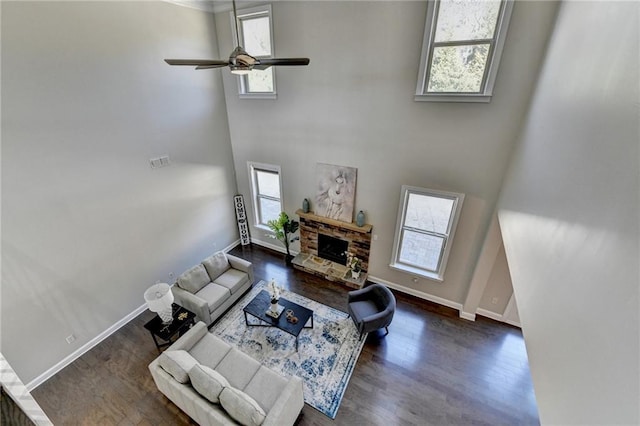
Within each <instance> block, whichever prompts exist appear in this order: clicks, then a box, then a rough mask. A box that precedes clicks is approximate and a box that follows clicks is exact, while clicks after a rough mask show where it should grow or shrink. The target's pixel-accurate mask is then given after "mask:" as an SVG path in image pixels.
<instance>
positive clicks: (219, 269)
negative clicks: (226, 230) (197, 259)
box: [202, 251, 231, 281]
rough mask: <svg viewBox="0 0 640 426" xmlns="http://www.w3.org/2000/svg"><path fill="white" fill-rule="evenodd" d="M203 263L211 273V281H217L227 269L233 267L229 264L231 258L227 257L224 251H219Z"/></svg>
mask: <svg viewBox="0 0 640 426" xmlns="http://www.w3.org/2000/svg"><path fill="white" fill-rule="evenodd" d="M202 264H203V265H204V267H205V268H207V273H208V274H209V278H211V281H215V279H216V278H218V277H219V276H220V275H222V274H223V273H224V272H225V271H226V270H227V269H229V268H230V267H231V265H229V259H227V255H226V254H224V252H222V251H219V252H217V253H216V254H214V255H213V256H209V257H208V258H206V259H205V260H204V261H202Z"/></svg>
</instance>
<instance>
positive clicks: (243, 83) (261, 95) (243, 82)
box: [229, 4, 278, 99]
mask: <svg viewBox="0 0 640 426" xmlns="http://www.w3.org/2000/svg"><path fill="white" fill-rule="evenodd" d="M237 12H238V22H233V21H234V16H233V11H232V12H230V14H229V16H230V17H231V32H232V35H233V41H234V44H235V46H243V47H244V45H243V44H242V43H243V42H244V40H238V39H237V37H236V32H235V31H234V28H236V27H234V25H238V36H239V37H240V38H243V37H244V33H243V31H242V25H241V21H242V19H244V18H246V17H249V16H255V15H266V16H268V17H269V37H270V38H271V55H270V56H255V57H256V58H275V43H274V40H273V14H272V12H271V5H270V4H266V5H263V6H256V7H250V8H247V9H241V10H238V11H237ZM247 53H249V54H250V55H251V54H252V53H251V52H247ZM271 72H272V73H273V74H272V75H273V91H272V92H255V93H252V92H247V77H246V76H243V75H239V76H237V77H238V96H239V98H240V99H277V98H278V93H277V89H276V69H275V67H271Z"/></svg>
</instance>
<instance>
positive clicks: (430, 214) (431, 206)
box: [404, 194, 454, 234]
mask: <svg viewBox="0 0 640 426" xmlns="http://www.w3.org/2000/svg"><path fill="white" fill-rule="evenodd" d="M453 203H454V200H451V199H449V198H439V197H432V196H429V195H422V194H409V201H408V202H407V213H406V217H405V221H404V225H405V226H409V227H411V228H417V229H422V230H424V231H429V232H437V233H439V234H447V233H448V232H449V220H450V219H451V212H452V211H453Z"/></svg>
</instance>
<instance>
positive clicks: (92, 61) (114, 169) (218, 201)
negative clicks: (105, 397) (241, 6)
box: [1, 2, 237, 382]
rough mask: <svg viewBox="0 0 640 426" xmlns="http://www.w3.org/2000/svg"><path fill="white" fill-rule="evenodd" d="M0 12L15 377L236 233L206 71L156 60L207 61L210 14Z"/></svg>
mask: <svg viewBox="0 0 640 426" xmlns="http://www.w3.org/2000/svg"><path fill="white" fill-rule="evenodd" d="M1 7H2V113H3V115H2V352H3V353H4V355H5V356H6V358H7V359H8V360H9V361H10V362H11V364H12V366H13V367H14V369H15V370H16V372H17V373H18V374H19V376H20V377H21V378H22V380H23V381H24V382H29V381H31V380H32V379H34V378H35V377H37V376H38V375H40V374H42V373H43V372H44V371H45V370H47V369H48V368H50V367H52V366H53V365H54V364H56V363H57V362H59V361H60V360H62V359H63V358H65V357H66V356H68V355H69V354H71V353H73V352H74V351H76V350H77V349H78V348H80V347H82V345H84V344H86V343H87V342H89V341H90V340H91V339H93V338H94V337H96V336H98V335H100V333H102V332H103V331H105V330H106V329H108V328H109V327H110V326H112V325H113V324H114V323H116V322H117V321H119V320H121V319H122V318H123V317H125V316H126V315H127V314H129V313H131V312H133V311H134V310H136V308H138V307H140V306H141V305H142V304H143V303H144V300H143V296H142V294H143V292H144V290H145V289H146V288H147V287H148V286H149V285H151V284H153V283H154V282H155V281H156V280H161V281H168V280H169V273H170V272H173V273H175V274H179V273H180V272H182V271H184V270H185V269H186V268H187V267H189V266H191V265H192V264H195V263H196V262H198V261H199V260H200V259H202V258H203V257H204V256H206V255H207V254H209V253H212V252H213V251H214V249H216V248H218V249H221V248H224V247H225V246H227V245H229V244H230V243H232V242H233V241H235V239H236V238H237V231H236V226H235V222H234V213H233V207H232V203H231V201H232V196H233V195H234V194H235V192H236V184H235V176H234V170H233V162H232V156H231V145H230V141H229V131H228V124H227V115H226V109H225V103H224V97H223V94H222V92H223V87H222V81H221V78H220V75H219V74H216V73H198V72H195V71H193V70H191V69H187V68H177V67H170V66H168V65H166V64H165V63H164V62H163V58H167V57H217V56H218V51H217V46H216V43H215V26H214V20H213V15H212V14H210V13H204V12H200V11H196V10H192V9H187V8H183V7H179V6H175V5H171V4H167V3H161V2H2V4H1ZM165 154H167V155H169V156H170V157H171V160H172V164H171V166H170V167H166V168H161V169H156V170H151V169H150V167H149V162H148V161H149V159H150V158H152V157H157V156H160V155H165ZM71 334H74V335H75V336H76V341H75V342H73V344H67V343H66V341H65V338H66V337H67V336H69V335H71Z"/></svg>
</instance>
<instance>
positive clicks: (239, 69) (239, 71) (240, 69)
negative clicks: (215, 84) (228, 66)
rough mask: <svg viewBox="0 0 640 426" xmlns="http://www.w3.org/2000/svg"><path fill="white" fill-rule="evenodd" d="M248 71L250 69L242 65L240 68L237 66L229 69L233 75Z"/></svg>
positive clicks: (244, 73) (247, 72)
mask: <svg viewBox="0 0 640 426" xmlns="http://www.w3.org/2000/svg"><path fill="white" fill-rule="evenodd" d="M250 71H251V70H250V69H249V68H244V67H242V68H240V67H239V68H233V69H232V70H231V74H235V75H247V74H249V72H250Z"/></svg>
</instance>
